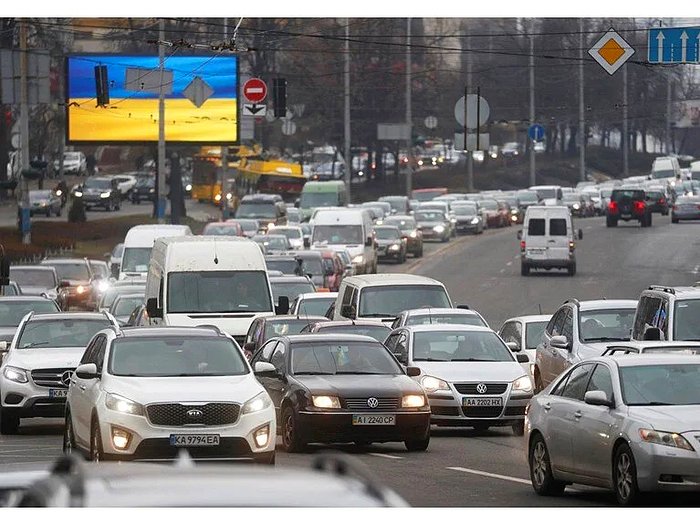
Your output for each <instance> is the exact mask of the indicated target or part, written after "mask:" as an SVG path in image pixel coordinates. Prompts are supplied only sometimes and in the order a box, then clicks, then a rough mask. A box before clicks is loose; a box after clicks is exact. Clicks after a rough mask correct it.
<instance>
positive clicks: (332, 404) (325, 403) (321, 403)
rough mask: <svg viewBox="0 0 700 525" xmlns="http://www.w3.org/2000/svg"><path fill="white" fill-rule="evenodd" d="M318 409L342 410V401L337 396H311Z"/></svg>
mask: <svg viewBox="0 0 700 525" xmlns="http://www.w3.org/2000/svg"><path fill="white" fill-rule="evenodd" d="M311 401H312V402H313V404H314V406H315V407H316V408H340V400H339V399H338V398H337V397H336V396H311Z"/></svg>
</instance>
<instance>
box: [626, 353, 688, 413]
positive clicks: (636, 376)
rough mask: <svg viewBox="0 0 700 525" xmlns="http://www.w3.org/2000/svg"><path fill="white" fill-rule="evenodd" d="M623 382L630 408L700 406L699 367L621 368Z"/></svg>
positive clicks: (653, 366)
mask: <svg viewBox="0 0 700 525" xmlns="http://www.w3.org/2000/svg"><path fill="white" fill-rule="evenodd" d="M620 382H621V386H622V399H623V400H624V402H625V404H627V405H630V406H648V405H700V389H698V385H700V364H695V363H687V364H686V363H683V364H671V365H642V366H621V367H620ZM670 385H673V387H672V388H670Z"/></svg>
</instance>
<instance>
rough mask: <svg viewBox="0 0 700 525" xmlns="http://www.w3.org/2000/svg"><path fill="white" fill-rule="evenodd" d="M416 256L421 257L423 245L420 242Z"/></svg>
mask: <svg viewBox="0 0 700 525" xmlns="http://www.w3.org/2000/svg"><path fill="white" fill-rule="evenodd" d="M418 257H423V245H422V244H421V247H420V250H418Z"/></svg>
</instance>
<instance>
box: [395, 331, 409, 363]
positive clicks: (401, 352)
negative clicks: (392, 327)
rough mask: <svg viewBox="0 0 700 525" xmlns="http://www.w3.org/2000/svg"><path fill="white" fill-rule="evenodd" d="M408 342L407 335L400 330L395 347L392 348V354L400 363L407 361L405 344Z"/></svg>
mask: <svg viewBox="0 0 700 525" xmlns="http://www.w3.org/2000/svg"><path fill="white" fill-rule="evenodd" d="M407 343H408V336H407V335H406V332H401V333H400V334H399V337H398V339H397V340H396V348H395V349H394V354H395V355H396V358H397V359H398V360H399V362H400V363H407V362H408V355H407V352H406V344H407Z"/></svg>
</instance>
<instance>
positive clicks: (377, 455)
mask: <svg viewBox="0 0 700 525" xmlns="http://www.w3.org/2000/svg"><path fill="white" fill-rule="evenodd" d="M369 455H370V456H376V457H378V458H386V459H403V458H402V457H401V456H392V455H391V454H382V453H381V452H370V453H369Z"/></svg>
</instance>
